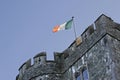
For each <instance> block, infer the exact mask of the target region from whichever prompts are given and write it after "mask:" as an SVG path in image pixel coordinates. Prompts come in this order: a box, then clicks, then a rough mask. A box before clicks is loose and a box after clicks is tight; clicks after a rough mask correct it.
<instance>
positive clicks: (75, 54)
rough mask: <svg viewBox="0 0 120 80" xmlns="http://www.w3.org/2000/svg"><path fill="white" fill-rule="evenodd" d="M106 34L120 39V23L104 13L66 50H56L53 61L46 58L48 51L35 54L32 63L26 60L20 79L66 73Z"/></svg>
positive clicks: (20, 69) (20, 71) (21, 69)
mask: <svg viewBox="0 0 120 80" xmlns="http://www.w3.org/2000/svg"><path fill="white" fill-rule="evenodd" d="M118 33H119V34H118ZM106 34H109V35H111V36H113V37H115V38H116V39H118V40H120V37H119V36H120V24H118V23H115V22H114V21H113V20H112V19H111V18H109V17H107V16H106V15H104V14H102V15H101V16H100V17H98V19H97V20H96V21H95V22H94V23H93V24H91V25H90V26H88V28H87V29H86V30H85V31H84V32H83V33H82V34H81V35H80V36H79V37H78V38H77V39H76V40H75V41H73V43H72V44H71V45H70V46H69V47H68V48H67V49H66V50H64V51H63V52H61V53H60V52H54V60H53V61H50V60H47V59H46V54H47V53H46V52H40V53H38V54H37V55H35V56H34V57H33V62H34V63H33V64H31V59H29V60H28V61H26V62H25V63H24V64H23V65H22V66H21V67H20V68H19V79H20V80H22V79H21V78H26V79H23V80H27V79H31V77H35V76H38V75H43V74H50V73H51V74H61V73H64V72H65V71H67V70H68V69H69V68H70V67H71V66H72V65H73V64H74V63H75V62H76V61H77V60H78V59H80V58H82V56H83V55H85V53H86V52H87V51H88V50H90V49H91V47H93V46H94V45H95V44H96V43H97V42H98V41H99V40H100V39H101V38H103V37H104V36H105V35H106ZM83 62H84V61H83ZM46 69H47V70H46ZM25 73H29V74H25ZM23 75H24V77H23ZM17 77H18V76H17Z"/></svg>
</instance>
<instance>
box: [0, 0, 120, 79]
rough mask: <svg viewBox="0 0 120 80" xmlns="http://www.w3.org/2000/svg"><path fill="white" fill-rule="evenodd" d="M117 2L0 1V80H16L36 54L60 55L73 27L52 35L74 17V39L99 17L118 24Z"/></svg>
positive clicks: (97, 0)
mask: <svg viewBox="0 0 120 80" xmlns="http://www.w3.org/2000/svg"><path fill="white" fill-rule="evenodd" d="M119 8H120V0H0V79H1V80H15V78H16V75H17V74H18V73H19V72H18V69H19V67H20V66H21V65H22V64H23V63H24V62H25V61H27V60H28V59H29V58H32V57H34V56H35V55H36V54H37V53H39V52H42V51H46V52H47V59H52V60H53V59H54V58H53V52H54V51H56V52H62V51H64V50H65V49H66V48H68V46H69V45H70V44H71V43H72V42H73V41H74V39H75V36H74V31H73V28H71V29H70V30H64V31H59V32H57V33H52V29H53V27H54V26H56V25H58V24H62V23H64V22H66V21H68V20H70V19H71V17H72V16H74V17H75V18H74V23H75V27H76V33H77V36H80V35H81V33H82V32H83V31H84V30H85V29H86V28H87V27H88V26H89V25H91V24H92V23H94V21H95V20H96V19H97V18H98V17H99V16H100V15H101V14H105V15H107V16H108V17H111V18H112V19H113V20H114V21H115V22H118V23H120V9H119Z"/></svg>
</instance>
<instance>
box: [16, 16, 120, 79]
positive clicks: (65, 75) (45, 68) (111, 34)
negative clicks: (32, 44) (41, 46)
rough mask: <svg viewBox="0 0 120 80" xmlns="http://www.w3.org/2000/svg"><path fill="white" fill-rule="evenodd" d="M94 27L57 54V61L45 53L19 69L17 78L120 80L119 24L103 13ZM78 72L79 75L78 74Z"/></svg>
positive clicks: (55, 55)
mask: <svg viewBox="0 0 120 80" xmlns="http://www.w3.org/2000/svg"><path fill="white" fill-rule="evenodd" d="M95 27H96V29H94V28H93V25H90V26H89V27H88V28H87V29H86V30H85V31H84V32H83V34H82V35H81V37H82V42H81V43H80V45H76V43H75V41H74V42H73V43H72V44H71V45H70V46H69V47H68V48H67V49H66V50H65V51H63V52H62V53H58V52H55V53H54V58H55V60H54V61H47V60H46V53H45V52H44V55H43V52H42V53H39V54H38V55H37V56H35V57H34V64H33V65H31V64H30V63H31V61H30V60H28V61H27V62H25V63H24V64H23V65H22V66H21V67H20V68H19V74H18V75H17V77H16V80H76V79H77V78H81V80H120V24H118V23H115V22H113V20H112V19H111V18H109V17H107V16H105V15H104V14H102V15H101V16H100V17H99V18H98V19H97V20H96V21H95ZM76 74H77V75H76Z"/></svg>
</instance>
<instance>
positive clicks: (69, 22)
mask: <svg viewBox="0 0 120 80" xmlns="http://www.w3.org/2000/svg"><path fill="white" fill-rule="evenodd" d="M72 22H73V19H71V20H69V21H68V22H67V23H66V25H65V29H70V28H71V26H72Z"/></svg>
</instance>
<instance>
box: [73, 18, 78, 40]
mask: <svg viewBox="0 0 120 80" xmlns="http://www.w3.org/2000/svg"><path fill="white" fill-rule="evenodd" d="M72 19H73V28H74V34H75V40H76V39H77V35H76V30H75V23H74V16H73V17H72Z"/></svg>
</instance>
